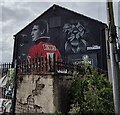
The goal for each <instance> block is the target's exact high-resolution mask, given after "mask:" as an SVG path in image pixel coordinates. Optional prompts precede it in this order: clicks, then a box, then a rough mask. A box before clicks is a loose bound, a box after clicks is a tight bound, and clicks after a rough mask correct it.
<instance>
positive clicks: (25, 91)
mask: <svg viewBox="0 0 120 115" xmlns="http://www.w3.org/2000/svg"><path fill="white" fill-rule="evenodd" d="M70 84H71V77H68V76H65V75H59V74H57V75H43V76H40V75H19V76H18V84H17V94H16V98H17V99H16V113H54V112H56V111H57V112H62V113H67V112H68V111H69V96H68V91H69V87H70Z"/></svg>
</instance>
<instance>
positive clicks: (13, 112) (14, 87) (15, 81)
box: [12, 60, 17, 115]
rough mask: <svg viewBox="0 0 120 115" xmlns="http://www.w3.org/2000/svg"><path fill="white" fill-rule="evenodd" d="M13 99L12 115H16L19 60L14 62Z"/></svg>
mask: <svg viewBox="0 0 120 115" xmlns="http://www.w3.org/2000/svg"><path fill="white" fill-rule="evenodd" d="M13 90H14V91H13V92H14V95H13V99H12V115H15V105H16V92H17V60H15V61H14V78H13Z"/></svg>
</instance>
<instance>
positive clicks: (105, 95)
mask: <svg viewBox="0 0 120 115" xmlns="http://www.w3.org/2000/svg"><path fill="white" fill-rule="evenodd" d="M82 68H83V70H84V74H83V75H82V76H81V75H80V74H76V75H74V79H73V82H72V84H71V88H70V99H71V109H70V113H87V112H88V113H91V112H92V113H113V112H114V104H113V93H112V85H111V84H110V83H109V81H108V79H107V76H106V75H105V74H101V73H99V72H98V71H97V70H96V69H94V68H93V67H91V66H90V65H89V64H88V63H84V65H83V67H82Z"/></svg>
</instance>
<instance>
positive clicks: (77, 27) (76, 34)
mask: <svg viewBox="0 0 120 115" xmlns="http://www.w3.org/2000/svg"><path fill="white" fill-rule="evenodd" d="M63 29H64V31H65V32H66V33H67V35H68V38H67V41H69V42H70V43H71V45H72V46H78V45H79V40H80V39H82V38H83V35H84V33H85V28H84V27H83V26H82V25H81V24H80V23H79V22H77V23H73V24H65V26H64V27H63Z"/></svg>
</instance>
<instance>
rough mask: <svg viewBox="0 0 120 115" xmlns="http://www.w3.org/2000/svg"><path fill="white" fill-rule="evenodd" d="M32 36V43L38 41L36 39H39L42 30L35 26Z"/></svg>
mask: <svg viewBox="0 0 120 115" xmlns="http://www.w3.org/2000/svg"><path fill="white" fill-rule="evenodd" d="M31 36H32V41H36V39H37V38H39V36H40V30H39V26H38V25H34V26H33V28H32V32H31Z"/></svg>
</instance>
